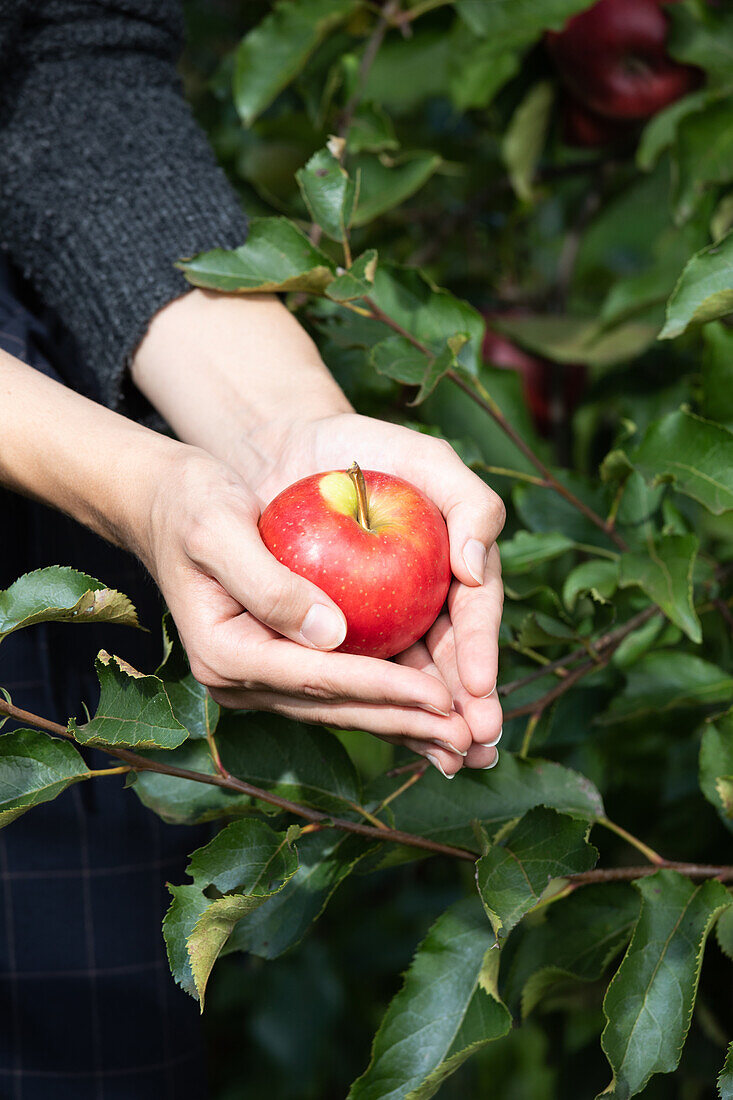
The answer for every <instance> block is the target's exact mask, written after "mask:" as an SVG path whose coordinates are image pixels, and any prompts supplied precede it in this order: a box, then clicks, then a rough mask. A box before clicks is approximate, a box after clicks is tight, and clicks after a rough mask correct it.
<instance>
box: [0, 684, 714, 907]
mask: <svg viewBox="0 0 733 1100" xmlns="http://www.w3.org/2000/svg"><path fill="white" fill-rule="evenodd" d="M0 714H5V715H7V717H8V718H13V719H15V720H16V721H18V722H23V723H26V724H27V725H29V726H34V727H35V728H36V729H41V730H44V731H45V732H46V733H51V734H55V735H56V736H58V737H64V738H66V739H67V740H70V741H73V740H74V738H73V736H72V735H71V734H70V733H69V731H68V730H67V729H65V728H64V726H61V725H59V723H58V722H51V721H49V719H48V718H43V717H41V716H40V715H38V714H33V713H32V712H31V711H27V710H22V709H21V708H20V707H16V706H13V704H12V703H8V702H6V701H5V700H4V699H0ZM96 747H98V748H100V749H101V750H102V751H103V752H106V753H107V754H108V755H109V756H114V757H117V758H118V759H120V760H124V761H125V762H126V763H127V764H129V765H130V767H131V768H132V770H133V771H151V772H158V773H159V774H161V775H171V776H175V777H176V778H177V779H190V780H193V781H194V782H196V783H208V784H209V785H210V786H214V787H223V788H225V789H226V790H232V791H237V792H239V793H240V794H246V795H249V796H250V797H251V798H256V799H258V800H259V801H260V802H267V803H269V804H270V805H271V806H277V807H278V808H279V809H281V810H285V811H287V812H288V813H292V814H295V815H296V816H297V817H303V818H305V819H306V820H307V821H309V822H310V825H309V826H308V829H309V831H316V830H320V829H322V828H333V829H341V830H342V831H343V832H347V833H355V834H356V835H357V836H364V837H368V838H369V839H370V840H378V841H380V842H384V841H387V840H389V841H391V842H392V843H393V844H403V845H405V846H406V847H408V848H419V849H421V850H422V851H426V852H430V853H432V854H433V855H444V856H449V857H451V858H452V859H460V860H463V861H465V862H468V863H475V862H476V860H477V859H478V858H479V857H478V855H477V853H476V852H469V851H468V850H467V849H465V848H455V847H453V846H452V845H450V844H440V843H438V842H437V841H434V840H428V839H427V838H426V837H422V836H414V835H413V834H412V833H403V832H402V830H401V829H389V828H386V827H385V828H384V829H377V828H375V827H373V826H371V825H362V824H361V823H360V822H357V821H347V820H345V819H344V818H339V817H332V816H331V815H330V814H324V813H321V812H320V811H319V810H312V809H311V808H310V807H308V806H301V805H299V804H298V803H297V802H291V801H290V799H288V798H281V797H280V796H279V795H276V794H272V793H271V792H270V791H264V790H261V789H260V788H259V787H253V786H252V784H251V783H246V782H245V781H244V780H242V779H237V778H236V777H235V776H232V775H230V776H229V778H225V777H224V776H222V775H218V774H217V775H206V774H205V773H204V772H195V771H189V770H188V769H186V768H177V767H175V766H173V765H171V764H164V763H163V762H162V761H159V760H148V759H146V757H144V756H138V755H137V753H134V752H130V751H129V750H128V749H120V748H113V747H112V746H111V745H99V746H96ZM421 763H422V762H421ZM114 771H115V772H117V771H118V769H114ZM103 774H110V773H108V772H106V771H105V772H104V773H103ZM408 785H411V784H404V785H403V788H406V787H407V786H408ZM596 824H599V825H606V827H608V826H609V825H612V824H613V823H609V822H607V821H606V819H603V820H600V821H598V822H596ZM613 831H614V832H617V833H618V834H619V836H623V837H624V839H627V840H628V838H629V837H630V835H631V834H629V833H626V830H623V829H621V828H620V827H619V826H614V829H613ZM634 840H636V838H634ZM639 843H641V842H639ZM635 846H636V847H639V844H636V845H635ZM644 847H646V845H645V846H644ZM649 852H651V849H649ZM653 854H654V856H655V857H656V860H657V861H658V862H655V864H654V865H653V866H647V867H607V868H596V870H594V871H582V872H580V873H579V874H574V875H568V876H567V878H568V879H569V881H570V882H572V883H573V884H575V885H578V886H584V885H586V884H588V883H591V882H616V881H619V880H627V881H631V880H633V879H637V878H642V877H643V876H644V875H651V874H653V873H654V872H655V871H657V870H659V869H660V868H666V869H667V870H671V871H678V872H679V873H680V874H682V875H687V876H688V877H689V878H703V879H705V878H716V879H718V880H719V881H720V882H733V867H721V866H715V865H712V864H707V863H702V864H698V863H678V862H675V861H673V860H667V859H662V858H661V856H658V855H657V853H656V852H654V853H653Z"/></svg>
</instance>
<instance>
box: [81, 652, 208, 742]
mask: <svg viewBox="0 0 733 1100" xmlns="http://www.w3.org/2000/svg"><path fill="white" fill-rule="evenodd" d="M94 667H95V668H96V670H97V676H98V677H99V686H100V689H101V694H100V699H99V706H98V707H97V712H96V714H95V715H94V717H93V718H92V719H90V721H88V722H84V723H82V724H81V725H80V724H79V723H78V722H77V721H76V719H74V718H70V719H69V732H70V733H73V735H74V737H75V738H76V740H77V741H80V742H81V744H82V745H105V744H106V745H128V746H130V747H131V748H143V749H155V748H157V749H175V748H176V747H177V746H178V745H180V744H181V743H182V742H183V741H185V740H186V737H187V733H186V730H185V729H184V728H183V726H182V725H181V723H180V722H179V721H178V719H177V718H176V717H175V715H174V714H173V711H172V709H171V704H170V699H169V698H168V696H167V695H166V691H165V687H164V685H163V681H162V680H160V679H159V678H158V677H157V676H143V675H142V673H140V672H137V671H136V669H134V668H132V667H131V666H130V665H128V664H127V662H126V661H123V660H121V659H120V658H119V657H110V655H109V654H108V653H105V652H104V650H101V651H100V653H99V656H98V657H97V659H96V661H95V662H94Z"/></svg>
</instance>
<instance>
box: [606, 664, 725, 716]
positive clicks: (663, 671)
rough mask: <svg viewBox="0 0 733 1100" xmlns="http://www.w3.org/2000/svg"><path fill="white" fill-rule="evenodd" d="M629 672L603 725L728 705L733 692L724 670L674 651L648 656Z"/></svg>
mask: <svg viewBox="0 0 733 1100" xmlns="http://www.w3.org/2000/svg"><path fill="white" fill-rule="evenodd" d="M625 672H626V684H625V685H624V688H623V690H622V691H621V692H620V693H619V694H617V695H616V696H615V697H614V699H613V702H612V703H611V706H610V707H609V709H608V711H607V712H606V714H605V715H601V716H600V717H599V718H598V721H599V722H601V723H606V722H613V721H625V720H627V719H630V718H637V717H638V716H639V715H642V714H648V713H649V712H650V711H651V712H653V713H655V714H660V713H664V712H666V711H669V710H673V709H675V708H676V707H704V706H709V705H710V704H712V703H725V702H728V701H729V699H730V697H731V693H733V677H731V676H729V675H728V674H727V673H726V672H724V671H723V669H722V668H718V667H717V665H714V664H711V663H710V661H704V660H703V659H702V657H693V656H692V654H691V653H682V652H680V651H678V650H674V649H666V650H663V649H658V650H654V651H653V652H651V653H646V654H644V656H643V657H641V658H640V659H639V660H638V661H637V662H636V663H635V664H634V665H631V667H629V668H627V669H626V670H625Z"/></svg>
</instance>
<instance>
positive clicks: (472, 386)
mask: <svg viewBox="0 0 733 1100" xmlns="http://www.w3.org/2000/svg"><path fill="white" fill-rule="evenodd" d="M362 301H363V302H364V305H365V306H366V307H367V309H368V310H369V311H370V313H371V315H372V319H373V320H374V321H381V322H382V324H384V325H387V326H388V327H389V328H391V329H392V331H393V332H396V333H397V334H398V335H399V336H402V337H403V338H404V339H405V340H407V341H408V342H409V343H410V344H412V346H413V347H414V348H417V349H418V351H421V352H422V353H423V355H426V356H427V357H428V358H429V359H434V358H435V356H434V354H433V352H432V351H431V349H430V348H429V347H428V346H427V345H426V344H423V343H422V341H420V340H418V339H417V337H415V336H413V335H412V333H411V332H408V330H407V329H406V328H404V327H403V326H402V325H401V324H400V323H399V322H398V321H395V320H394V318H393V317H390V315H389V314H388V313H385V312H384V310H383V309H381V307H380V306H378V305H377V303H376V302H375V301H374V299H373V298H369V297H365V298H363V299H362ZM348 308H351V309H353V308H354V307H353V306H349V307H348ZM446 378H449V379H450V380H451V382H453V383H454V384H455V385H456V386H458V388H459V389H461V390H463V392H464V393H465V394H466V395H467V396H468V397H470V398H471V400H472V401H473V402H474V403H475V404H476V405H478V406H479V408H481V409H483V410H484V412H486V413H488V414H489V416H490V417H491V418H492V420H494V421H495V423H496V424H498V426H499V427H500V428H501V430H502V431H503V432H504V434H505V435H506V436H508V437H509V439H511V441H512V443H513V444H514V446H515V447H516V448H517V449H518V450H519V451H521V453H522V454H523V455H524V457H525V458H526V459H528V460H529V461H530V462H531V463H532V465H533V466H534V467H535V469H536V470H537V471H538V472H539V473H540V474H541V475H542V478H543V480H544V481H545V482H546V484H547V487H548V488H550V489H553V490H554V491H555V492H556V493H558V494H559V495H560V496H561V497H563V498H564V499H565V500H566V501H567V502H568V504H572V506H573V507H574V508H577V510H578V511H579V512H581V513H582V514H583V515H584V516H585V517H586V519H588V520H590V522H591V523H593V524H594V525H595V526H596V527H598V528H599V529H600V530H601V531H603V533H604V534H605V535H607V536H608V538H609V539H611V540H612V541H613V542H615V543H616V545H617V546H618V548H619V550H624V551H625V550H628V549H629V547H628V545H627V544H626V541H625V540H624V539H623V538H622V537H621V535H619V533H618V531H616V530H614V528H613V527H611V526H610V525H609V524H608V523H607V522H606V520H605V519H603V517H602V516H599V515H598V513H597V512H594V511H593V509H592V508H589V507H588V505H587V504H586V503H585V501H583V500H581V499H580V497H577V496H576V495H575V493H573V492H572V491H571V490H570V489H568V488H567V487H566V486H565V485H563V483H562V482H561V481H559V480H558V479H557V478H556V477H555V475H554V474H553V472H552V470H551V469H550V468H549V466H546V465H545V463H544V462H543V461H542V459H541V458H540V457H539V456H538V455H536V454H535V453H534V451H533V450H532V448H531V447H530V446H529V444H528V443H525V441H524V439H522V437H521V435H519V433H518V432H517V431H516V429H515V428H513V427H512V425H511V424H510V423H509V421H508V420H507V418H506V417H505V416H504V414H503V412H502V411H501V409H500V408H499V406H498V405H497V403H496V401H494V399H493V397H492V396H491V394H489V393H488V392H487V390H486V389H484V387H483V386H482V385H481V383H480V382H479V380H478V379H476V378H474V379H472V380H471V382H468V381H467V380H466V379H465V378H464V377H463V376H462V375H460V374H457V373H456V372H455V371H452V370H449V371H447V372H446Z"/></svg>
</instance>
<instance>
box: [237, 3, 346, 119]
mask: <svg viewBox="0 0 733 1100" xmlns="http://www.w3.org/2000/svg"><path fill="white" fill-rule="evenodd" d="M357 7H358V0H297V2H296V3H293V2H292V0H280V2H279V3H277V4H275V6H274V10H273V11H272V12H270V14H269V15H267V16H265V18H264V19H263V20H262V22H261V23H260V24H259V25H258V26H257V27H255V28H254V30H252V31H250V32H249V34H248V35H246V37H245V38H243V39H242V41H241V42H240V44H239V46H238V48H237V52H236V56H235V68H234V102H235V105H236V108H237V111H238V112H239V116H240V118H241V119H242V122H243V123H244V124H245V125H246V126H249V125H250V124H251V123H252V122H253V121H254V119H256V118H257V116H258V115H259V114H261V113H262V111H264V109H265V108H266V107H268V106H269V105H270V103H272V101H273V99H274V98H275V96H276V95H277V94H278V92H280V91H282V89H283V88H285V87H287V85H288V84H289V83H290V81H291V80H293V78H294V77H296V76H297V75H298V73H299V72H300V70H301V69H302V68H303V66H304V65H305V63H306V61H307V60H308V58H309V57H310V55H311V54H312V53H313V51H314V50H315V48H316V46H317V45H318V43H319V42H320V41H321V40H322V39H323V38H324V37H325V36H326V35H327V34H328V32H329V31H330V30H332V29H333V28H334V27H336V26H337V25H338V24H339V23H341V22H342V21H343V20H344V19H346V17H347V16H348V15H350V14H351V12H352V11H355V10H356V8H357Z"/></svg>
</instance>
